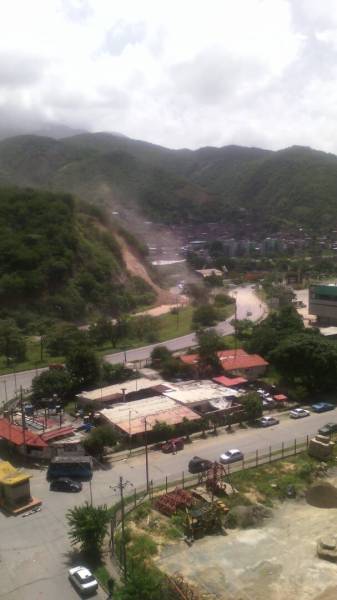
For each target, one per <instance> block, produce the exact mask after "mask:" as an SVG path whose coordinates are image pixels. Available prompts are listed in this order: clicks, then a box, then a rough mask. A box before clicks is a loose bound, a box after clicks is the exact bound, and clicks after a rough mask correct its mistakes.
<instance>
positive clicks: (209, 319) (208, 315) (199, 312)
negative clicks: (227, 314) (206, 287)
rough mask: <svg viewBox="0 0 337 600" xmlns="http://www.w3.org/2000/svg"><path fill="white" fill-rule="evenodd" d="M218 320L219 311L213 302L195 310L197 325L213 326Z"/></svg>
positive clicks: (194, 316) (194, 315) (195, 322)
mask: <svg viewBox="0 0 337 600" xmlns="http://www.w3.org/2000/svg"><path fill="white" fill-rule="evenodd" d="M216 322H217V312H216V309H215V308H214V306H212V305H211V304H202V305H201V306H199V307H198V308H196V309H195V310H194V312H193V324H194V326H195V327H211V326H212V325H215V323H216Z"/></svg>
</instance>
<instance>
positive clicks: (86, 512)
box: [66, 503, 110, 559]
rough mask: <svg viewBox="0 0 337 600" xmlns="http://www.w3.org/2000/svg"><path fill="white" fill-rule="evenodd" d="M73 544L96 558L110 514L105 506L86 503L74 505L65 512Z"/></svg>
mask: <svg viewBox="0 0 337 600" xmlns="http://www.w3.org/2000/svg"><path fill="white" fill-rule="evenodd" d="M66 518H67V522H68V527H69V532H68V535H69V537H70V540H71V544H72V545H73V546H79V548H80V550H81V551H82V552H83V553H84V554H86V555H87V556H89V557H92V558H94V559H97V558H98V557H99V556H100V554H101V550H102V545H103V541H104V538H105V536H106V534H107V531H108V523H109V520H110V514H109V511H108V509H107V507H106V506H90V505H89V504H88V503H85V504H83V505H82V506H75V507H74V508H71V509H69V510H68V512H67V514H66Z"/></svg>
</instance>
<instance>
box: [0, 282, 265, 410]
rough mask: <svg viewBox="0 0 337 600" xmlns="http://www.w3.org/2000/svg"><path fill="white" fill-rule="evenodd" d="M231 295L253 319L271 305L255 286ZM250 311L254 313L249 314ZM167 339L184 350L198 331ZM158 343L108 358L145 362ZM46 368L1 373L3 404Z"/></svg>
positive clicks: (224, 325) (223, 327) (220, 327)
mask: <svg viewBox="0 0 337 600" xmlns="http://www.w3.org/2000/svg"><path fill="white" fill-rule="evenodd" d="M231 295H232V297H235V298H236V313H237V318H238V319H244V318H250V319H251V320H253V321H258V320H259V319H261V318H263V317H264V315H265V314H266V312H267V307H266V305H265V304H263V302H261V300H260V299H259V298H258V296H257V295H256V293H255V291H254V289H253V288H252V286H239V287H237V288H235V289H234V290H232V291H231ZM247 313H251V314H248V315H247ZM233 318H234V313H233V315H231V316H230V317H229V318H228V319H227V320H226V321H222V322H221V323H218V324H217V326H216V328H215V329H216V330H217V331H218V332H219V333H221V335H229V334H231V333H233V327H232V326H231V325H230V321H231V320H232V319H233ZM164 343H165V346H167V348H169V349H170V350H172V351H173V352H175V351H177V350H184V349H185V348H190V347H192V346H194V345H195V344H196V337H195V333H189V334H188V335H183V336H181V337H177V338H173V339H171V340H167V341H166V342H164ZM156 346H158V344H150V345H148V346H142V347H141V348H133V349H132V350H126V351H125V352H124V351H123V352H114V353H113V354H107V355H106V356H105V357H104V359H105V360H106V361H107V362H109V363H111V364H116V363H123V362H125V361H127V362H137V361H140V362H141V361H144V360H146V359H147V358H150V356H151V352H152V350H153V348H155V347H156ZM46 369H47V367H44V368H42V369H34V370H31V371H21V372H18V373H8V374H7V375H2V376H0V406H1V405H2V404H3V403H5V402H6V401H7V400H10V399H11V398H14V396H15V391H19V390H20V387H21V386H22V389H23V390H29V389H30V387H31V384H32V381H33V379H34V377H35V376H36V375H39V374H40V373H42V372H43V371H45V370H46Z"/></svg>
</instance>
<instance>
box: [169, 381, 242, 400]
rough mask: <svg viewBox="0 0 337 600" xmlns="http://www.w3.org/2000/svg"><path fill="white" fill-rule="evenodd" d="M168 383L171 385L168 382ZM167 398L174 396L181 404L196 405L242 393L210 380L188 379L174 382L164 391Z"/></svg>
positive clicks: (237, 396)
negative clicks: (183, 381)
mask: <svg viewBox="0 0 337 600" xmlns="http://www.w3.org/2000/svg"><path fill="white" fill-rule="evenodd" d="M166 385H170V384H169V383H166ZM163 395H164V396H166V397H167V398H172V399H173V400H176V401H177V402H179V403H180V404H184V405H185V406H187V405H196V404H202V403H203V402H210V401H213V400H221V399H222V400H225V399H227V398H239V397H240V396H241V395H242V394H241V393H240V392H238V391H236V390H233V389H232V388H227V387H224V386H222V385H218V384H217V383H213V382H212V381H210V380H201V381H187V382H186V383H179V384H176V383H175V384H174V385H172V387H170V388H169V389H168V390H167V391H164V392H163Z"/></svg>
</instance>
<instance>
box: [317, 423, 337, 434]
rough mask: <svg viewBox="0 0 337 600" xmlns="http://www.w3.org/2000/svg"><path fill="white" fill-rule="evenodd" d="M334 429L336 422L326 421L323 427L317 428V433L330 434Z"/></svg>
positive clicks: (335, 429)
mask: <svg viewBox="0 0 337 600" xmlns="http://www.w3.org/2000/svg"><path fill="white" fill-rule="evenodd" d="M336 431H337V423H327V424H326V425H323V427H320V428H319V430H318V433H319V434H320V435H332V434H333V433H335V432H336Z"/></svg>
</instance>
